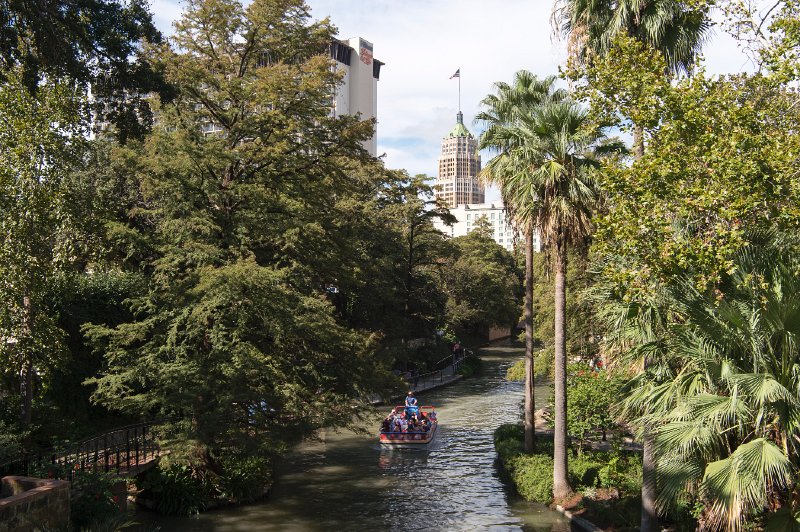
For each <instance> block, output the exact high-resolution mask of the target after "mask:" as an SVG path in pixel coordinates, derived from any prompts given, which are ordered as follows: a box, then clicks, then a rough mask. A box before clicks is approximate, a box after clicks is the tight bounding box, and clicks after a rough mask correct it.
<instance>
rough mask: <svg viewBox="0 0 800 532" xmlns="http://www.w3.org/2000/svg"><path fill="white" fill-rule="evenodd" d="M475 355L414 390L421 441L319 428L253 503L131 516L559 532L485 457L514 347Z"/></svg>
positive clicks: (293, 526) (220, 523) (514, 397)
mask: <svg viewBox="0 0 800 532" xmlns="http://www.w3.org/2000/svg"><path fill="white" fill-rule="evenodd" d="M481 356H482V358H483V360H484V369H483V371H482V373H481V375H479V376H476V377H473V378H470V379H465V380H463V381H460V382H458V383H456V384H453V385H450V386H448V387H446V388H442V389H440V390H435V391H431V392H428V393H425V394H422V395H420V402H421V403H422V404H425V405H429V404H430V405H434V406H436V410H437V412H438V414H439V429H438V431H437V434H436V438H435V440H434V441H433V442H432V443H431V444H430V445H429V446H428V447H429V448H428V449H417V448H412V449H385V448H381V446H380V445H379V444H378V443H377V437H376V435H374V434H373V435H370V436H364V435H357V434H354V433H351V432H338V433H337V432H334V431H325V432H324V433H323V434H321V435H320V439H319V441H314V442H307V443H305V444H303V445H301V446H299V447H298V448H297V450H296V451H295V452H294V453H293V454H292V456H290V457H289V459H288V460H287V462H286V463H285V464H284V465H283V467H282V468H281V471H280V474H279V476H278V478H277V480H276V483H275V485H274V487H273V490H272V492H271V494H270V496H269V497H268V498H267V499H265V500H264V501H262V502H260V503H256V504H252V505H247V506H239V507H234V508H227V509H222V510H216V511H209V512H206V513H204V514H202V515H200V516H197V517H193V518H167V517H163V516H157V515H155V514H152V513H150V512H145V511H143V510H140V511H139V513H138V514H137V519H138V520H139V521H140V522H145V523H157V524H159V525H160V526H161V530H164V531H173V530H174V531H178V532H182V531H220V532H222V531H226V532H227V531H230V532H233V531H254V530H265V531H287V532H292V531H297V532H300V531H318V530H319V531H327V530H337V531H338V530H344V531H372V530H436V531H438V530H447V531H451V530H458V531H461V530H463V531H473V530H491V531H505V530H525V531H533V530H535V531H548V532H550V531H553V532H556V531H557V532H568V531H569V530H570V527H569V524H568V523H567V522H566V520H565V519H564V518H563V517H562V516H561V515H560V514H557V513H555V512H552V511H550V510H548V509H547V508H545V507H543V506H539V505H534V504H532V503H528V502H526V501H524V500H522V499H520V498H519V497H518V496H516V495H515V494H513V490H512V489H511V488H510V486H508V485H507V484H506V483H505V482H504V480H503V479H502V477H501V474H500V472H499V471H498V469H497V467H496V466H495V464H494V460H495V452H494V445H493V443H492V432H493V431H494V429H495V428H496V427H497V426H498V425H500V424H502V423H508V422H513V421H516V420H517V419H519V416H520V413H521V401H522V385H521V383H509V382H507V381H505V379H504V377H505V372H506V369H507V368H508V367H509V366H510V365H511V364H512V363H513V362H514V361H515V360H516V359H518V358H519V357H520V356H521V354H520V351H519V350H518V349H511V348H500V347H498V348H490V349H486V350H483V351H482V355H481ZM548 393H549V391H548V389H546V388H545V387H539V388H537V392H536V396H537V397H536V401H537V405H544V404H545V402H546V400H547V395H548ZM383 410H386V409H385V408H383V409H380V410H379V411H378V412H376V417H378V416H379V414H381V413H383ZM376 431H377V426H376V427H375V430H373V432H376Z"/></svg>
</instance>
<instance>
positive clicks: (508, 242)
mask: <svg viewBox="0 0 800 532" xmlns="http://www.w3.org/2000/svg"><path fill="white" fill-rule="evenodd" d="M450 214H452V215H453V216H455V217H456V220H458V221H457V222H456V223H454V224H453V225H451V226H449V225H445V224H444V223H443V222H442V221H441V220H439V219H438V218H436V219H435V221H434V226H435V227H436V228H437V229H439V230H440V231H441V232H443V233H444V234H446V235H448V236H451V237H457V236H464V235H466V234H468V233H469V232H470V231H472V230H473V229H474V228H475V222H477V221H478V219H480V218H481V217H485V218H486V221H488V222H489V225H490V226H491V228H492V238H493V239H494V241H495V242H497V243H498V244H500V245H501V246H503V247H504V248H506V249H507V250H508V251H512V250H513V249H514V244H515V238H516V235H515V233H514V228H513V227H512V226H511V224H510V223H509V222H508V220H507V219H506V209H505V207H504V206H503V204H502V203H501V202H494V203H467V204H463V205H459V206H458V207H455V208H451V209H450ZM533 249H534V251H536V252H538V251H540V250H541V246H540V244H539V235H538V234H534V235H533Z"/></svg>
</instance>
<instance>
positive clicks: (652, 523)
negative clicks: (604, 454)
mask: <svg viewBox="0 0 800 532" xmlns="http://www.w3.org/2000/svg"><path fill="white" fill-rule="evenodd" d="M633 156H634V157H635V158H636V160H639V159H641V158H642V157H644V128H643V127H642V126H640V125H637V124H634V126H633ZM649 366H650V361H649V360H648V359H647V357H645V360H644V371H647V368H648V367H649ZM641 511H642V519H641V522H640V523H639V530H640V531H642V532H657V531H658V530H659V528H660V527H659V525H658V512H657V511H656V458H655V455H654V454H653V440H652V438H651V437H650V428H649V427H647V426H645V427H644V438H643V440H642V508H641Z"/></svg>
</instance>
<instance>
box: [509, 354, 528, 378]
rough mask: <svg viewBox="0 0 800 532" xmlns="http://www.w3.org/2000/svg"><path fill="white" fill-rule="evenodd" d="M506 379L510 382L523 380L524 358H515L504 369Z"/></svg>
mask: <svg viewBox="0 0 800 532" xmlns="http://www.w3.org/2000/svg"><path fill="white" fill-rule="evenodd" d="M506 380H509V381H512V382H522V381H524V380H525V359H524V358H523V359H522V360H517V361H516V362H514V364H513V365H512V366H511V367H510V368H508V370H507V371H506Z"/></svg>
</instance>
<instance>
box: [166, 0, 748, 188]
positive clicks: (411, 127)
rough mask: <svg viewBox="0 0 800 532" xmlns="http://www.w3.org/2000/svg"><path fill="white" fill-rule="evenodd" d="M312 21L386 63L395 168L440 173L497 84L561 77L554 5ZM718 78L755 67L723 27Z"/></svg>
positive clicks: (448, 7)
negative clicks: (454, 138) (450, 147)
mask: <svg viewBox="0 0 800 532" xmlns="http://www.w3.org/2000/svg"><path fill="white" fill-rule="evenodd" d="M307 1H308V4H309V5H310V7H311V13H312V17H313V18H314V19H322V18H325V17H326V16H329V17H330V19H331V21H332V22H333V24H334V25H336V26H337V27H338V28H339V36H340V37H341V38H349V37H363V38H365V39H367V40H368V41H371V42H372V43H373V44H374V47H375V48H374V50H375V57H376V58H377V59H379V60H381V61H383V62H384V63H386V65H385V66H384V67H383V68H382V69H381V79H380V82H379V83H378V153H386V159H385V160H386V164H387V166H389V167H390V168H405V169H406V170H408V172H409V173H410V174H412V175H413V174H417V173H426V174H428V175H435V174H436V170H437V160H438V156H439V149H440V143H441V139H442V137H443V136H444V135H446V134H447V132H448V131H450V129H451V128H452V127H453V125H454V124H455V119H456V112H457V110H458V80H457V79H452V80H451V79H449V77H450V76H451V75H452V74H453V72H455V70H456V69H457V68H460V69H461V108H462V111H463V112H464V121H465V124H466V125H467V127H468V128H469V129H470V130H471V131H473V133H474V132H475V130H476V129H477V128H476V126H475V125H474V124H473V122H472V120H473V118H474V116H475V114H476V113H477V112H478V110H479V102H480V100H481V99H482V98H483V97H484V96H486V95H487V94H489V93H490V92H491V91H492V85H493V83H494V82H496V81H511V79H512V78H513V76H514V73H515V72H516V71H517V70H520V69H527V70H530V71H532V72H533V73H535V74H537V75H539V76H546V75H550V74H556V73H557V72H558V65H559V64H561V63H562V62H563V60H564V58H565V56H566V51H565V48H566V45H565V43H564V42H563V41H559V40H558V39H555V38H554V37H553V32H552V28H551V25H550V16H551V10H552V5H553V3H552V0H494V1H492V2H486V1H485V0H404V1H397V0H373V1H371V2H366V1H364V0H358V1H357V0H307ZM153 11H154V13H155V15H156V23H157V25H158V26H159V28H160V29H161V30H162V31H165V32H168V33H169V32H171V31H172V28H171V24H170V23H171V22H172V21H173V20H175V19H176V18H177V17H178V16H179V13H180V6H179V4H178V2H177V0H155V2H154V4H153ZM705 56H706V62H707V64H708V68H709V71H710V72H712V73H724V72H738V71H740V70H742V69H746V70H751V69H752V66H748V64H747V60H746V58H745V57H744V55H743V54H742V53H741V52H740V51H739V50H738V48H737V46H736V43H735V41H734V40H733V39H732V38H730V37H729V36H727V35H725V34H724V32H722V30H721V29H720V28H719V27H717V29H716V32H715V35H714V37H713V38H712V40H711V41H710V42H709V43H708V44H707V46H706V47H705Z"/></svg>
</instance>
